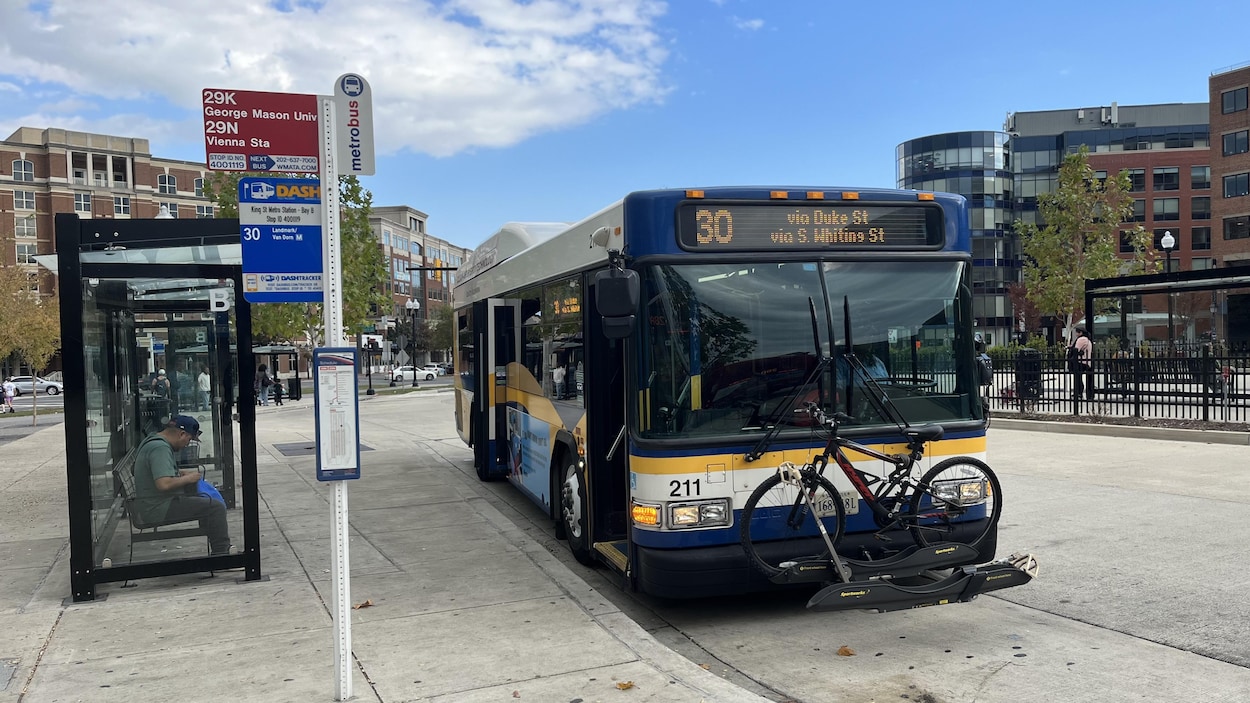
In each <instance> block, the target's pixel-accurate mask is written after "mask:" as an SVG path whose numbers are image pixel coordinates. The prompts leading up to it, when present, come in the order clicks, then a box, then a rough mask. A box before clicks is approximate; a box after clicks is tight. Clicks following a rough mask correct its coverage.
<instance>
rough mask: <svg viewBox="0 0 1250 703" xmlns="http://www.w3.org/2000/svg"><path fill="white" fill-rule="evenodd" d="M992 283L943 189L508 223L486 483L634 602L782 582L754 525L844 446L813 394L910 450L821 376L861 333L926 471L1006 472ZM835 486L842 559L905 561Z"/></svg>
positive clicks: (466, 406)
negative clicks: (620, 581)
mask: <svg viewBox="0 0 1250 703" xmlns="http://www.w3.org/2000/svg"><path fill="white" fill-rule="evenodd" d="M971 271H972V261H971V240H970V234H969V230H968V211H967V207H966V203H965V200H964V198H963V197H961V196H957V195H949V194H942V193H925V192H917V191H902V190H883V189H856V190H851V189H846V188H793V187H790V188H784V187H776V188H765V187H718V188H706V189H688V190H653V191H642V192H635V193H630V194H629V195H627V196H625V198H624V199H622V200H621V201H619V202H617V203H614V204H612V205H610V206H608V207H607V208H605V209H603V210H600V211H599V212H597V213H595V214H593V215H591V216H589V217H587V218H586V219H584V220H582V221H580V222H577V223H573V224H565V223H537V224H534V223H531V224H521V223H510V224H507V225H504V226H503V227H502V228H501V229H500V230H499V231H498V232H497V233H496V234H494V235H493V236H492V237H490V238H489V239H487V240H486V241H485V242H484V243H483V244H482V245H481V246H480V247H478V248H477V249H476V250H475V251H474V252H473V254H472V255H471V256H470V257H469V259H468V261H467V262H466V264H465V266H464V267H462V269H461V272H460V276H459V280H458V282H457V286H456V288H455V290H454V300H455V305H456V325H457V335H456V345H457V346H456V372H457V377H456V381H455V389H456V422H457V426H458V429H459V432H460V436H461V437H462V438H463V439H464V441H465V442H467V443H468V444H469V445H470V446H471V447H472V448H473V457H474V465H475V468H476V470H477V474H478V476H479V477H480V478H481V479H482V480H494V479H506V480H508V481H510V482H511V483H512V484H513V485H515V486H516V488H517V489H518V490H520V491H521V492H522V493H524V494H525V495H527V496H528V497H530V498H531V499H533V501H534V502H535V503H537V504H538V505H539V506H541V507H542V509H544V510H546V511H547V513H548V514H549V515H550V516H551V518H552V520H553V521H554V523H555V525H556V530H557V533H558V534H559V535H560V536H562V537H563V538H565V539H567V540H568V544H569V547H570V549H571V550H572V553H573V555H574V556H575V557H576V558H577V559H578V560H579V561H581V562H583V563H588V564H591V563H601V564H605V565H607V566H609V567H611V568H613V569H616V570H617V571H619V572H620V574H621V575H622V576H623V577H624V578H625V579H626V581H627V583H628V585H629V586H630V587H632V588H635V589H637V590H641V591H644V592H646V593H650V594H654V595H658V596H662V597H693V596H704V595H712V594H724V593H736V592H745V591H748V590H752V589H756V588H760V587H765V586H767V585H768V584H767V582H766V581H763V580H762V579H761V578H759V577H757V576H755V575H754V574H753V571H752V569H751V568H750V566H749V564H748V562H747V560H746V558H745V556H744V553H743V550H742V547H741V545H740V544H739V530H738V527H737V526H736V525H735V523H736V521H737V520H738V519H739V517H740V515H741V509H742V505H743V504H744V503H745V501H746V499H747V497H748V496H749V495H750V494H751V492H752V490H753V489H754V488H755V487H756V485H757V484H759V483H760V482H761V481H762V480H764V479H765V478H766V477H768V476H769V475H771V474H773V473H775V472H776V468H777V466H778V465H779V464H780V463H781V462H783V461H792V462H795V463H797V464H802V463H804V462H805V461H807V460H808V459H809V458H810V457H811V456H812V454H813V453H814V452H816V451H818V449H819V448H820V447H821V446H823V443H824V442H823V439H822V438H821V437H819V436H817V434H818V433H817V432H815V431H814V429H815V428H813V427H811V426H810V420H808V419H807V418H806V416H799V415H796V414H793V413H792V412H791V410H792V408H793V407H794V404H795V403H796V399H797V401H801V402H818V403H820V404H821V405H822V406H823V407H825V408H829V409H832V410H837V411H839V412H842V413H845V414H846V415H849V416H851V417H853V418H854V423H852V424H844V425H843V427H842V432H843V434H845V435H847V436H849V437H852V438H854V439H855V440H856V441H859V442H861V443H863V444H867V445H869V446H871V447H874V448H877V449H882V448H885V450H886V451H898V449H897V448H899V447H901V446H902V437H901V435H900V430H899V427H898V425H897V424H895V423H894V422H892V421H891V420H890V418H888V417H883V416H882V415H883V413H882V408H881V407H877V406H874V404H872V403H868V402H865V400H866V398H865V396H866V395H867V394H866V393H863V392H860V393H858V394H857V393H856V384H855V381H854V380H853V379H852V378H849V377H848V376H850V374H848V373H847V365H846V364H845V363H827V362H826V363H821V362H820V360H821V358H822V357H835V358H836V357H837V355H838V354H839V353H841V351H842V350H843V349H844V348H850V346H851V344H850V343H849V341H848V340H847V336H848V335H849V336H850V337H851V338H852V339H853V340H854V349H855V350H856V351H855V353H856V355H857V357H859V358H861V359H862V358H872V357H875V360H874V361H873V362H872V363H873V365H874V366H875V367H876V368H878V369H882V367H883V371H881V372H880V373H882V374H884V375H888V376H889V377H890V378H893V379H898V382H897V383H889V382H887V383H882V384H881V386H880V387H881V388H883V389H884V391H885V392H886V393H887V394H888V395H889V397H890V400H891V402H892V406H893V408H895V409H897V411H898V412H899V413H901V414H902V415H903V416H904V418H905V419H906V421H907V422H908V423H910V424H912V425H916V424H925V423H937V424H940V425H942V427H943V428H944V430H945V433H944V435H943V438H942V439H941V440H939V441H936V442H932V443H931V445H930V446H929V447H928V449H927V453H926V455H925V457H924V459H923V461H924V462H925V464H926V465H925V466H924V467H922V468H924V469H927V468H928V466H929V465H932V464H935V463H937V462H939V461H941V460H942V459H944V458H946V457H949V456H953V455H969V456H973V457H978V458H982V459H983V458H984V456H985V449H986V447H985V435H986V418H985V416H984V414H983V410H982V404H981V400H980V395H979V387H978V379H977V374H976V369H975V367H974V364H975V361H974V359H975V350H974V338H973V323H972V320H973V315H972V294H971ZM861 354H862V356H861ZM818 365H819V366H820V367H821V368H824V369H825V370H824V371H823V372H822V373H820V374H816V376H817V378H815V379H814V380H812V379H809V376H811V375H812V373H811V372H812V371H813V369H816V368H817V367H818ZM879 405H880V404H878V406H879ZM778 424H781V425H783V427H781V428H779V429H778V431H776V432H774V433H773V437H772V438H771V439H770V440H769V442H768V445H767V446H765V447H760V448H759V449H760V450H762V456H761V457H760V458H759V459H758V460H756V461H748V460H747V458H746V456H747V454H748V453H751V452H752V451H753V450H755V449H757V445H758V444H759V443H760V442H761V439H762V438H764V437H765V435H767V434H769V430H770V429H772V428H774V427H776V426H777V425H778ZM851 459H852V461H854V462H855V463H856V465H857V466H858V467H859V468H865V467H867V468H870V469H872V468H873V467H874V464H873V463H871V462H868V461H867V460H866V457H855V456H852V457H851ZM882 471H883V472H884V468H882ZM829 478H831V479H832V480H833V481H834V484H835V486H836V487H837V489H838V491H839V492H840V493H841V494H842V496H843V501H844V505H845V507H846V508H847V513H848V516H847V534H846V536H845V537H844V538H843V541H842V543H841V544H840V545H839V551H843V550H846V553H848V554H854V555H856V556H864V555H865V554H881V553H882V552H883V548H886V551H889V550H888V547H889V545H890V544H892V543H891V542H889V541H883V540H881V539H880V538H874V533H876V532H878V531H879V529H880V528H879V527H878V526H877V525H875V524H874V522H873V519H872V515H871V511H868V510H860V509H859V508H860V507H861V505H860V502H859V500H858V496H857V494H856V493H855V492H854V490H853V489H852V487H851V485H850V483H849V482H848V481H846V479H845V477H843V476H841V475H838V476H832V475H830V476H829ZM992 542H993V540H991V544H988V545H985V544H982V545H981V554H980V558H981V560H983V561H988V560H989V559H991V558H992V557H993V551H994V548H995V545H994V544H993V543H992ZM893 544H897V545H899V546H900V547H901V546H903V545H910V544H911V542H910V540H909V539H907V538H906V537H900V539H899V540H898V541H897V542H893ZM897 548H899V547H896V548H895V549H897Z"/></svg>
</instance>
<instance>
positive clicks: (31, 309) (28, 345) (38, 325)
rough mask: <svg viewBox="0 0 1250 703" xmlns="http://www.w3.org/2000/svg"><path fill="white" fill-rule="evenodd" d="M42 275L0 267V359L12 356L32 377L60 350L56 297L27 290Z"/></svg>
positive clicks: (59, 325)
mask: <svg viewBox="0 0 1250 703" xmlns="http://www.w3.org/2000/svg"><path fill="white" fill-rule="evenodd" d="M10 241H11V240H10ZM10 246H11V245H10ZM45 275H49V274H46V273H41V272H32V271H30V270H29V269H26V268H24V267H22V266H4V267H0V359H2V358H6V357H8V356H10V355H16V356H17V358H18V360H19V361H20V362H21V363H22V364H24V365H26V366H28V367H30V368H31V369H32V370H33V372H34V373H35V374H36V375H38V374H39V373H40V372H42V371H43V369H44V368H45V367H47V365H48V361H49V360H50V359H51V358H52V355H53V354H55V353H56V350H57V349H59V348H60V346H61V314H60V310H61V306H60V303H59V301H58V300H57V297H56V294H55V293H54V294H53V295H51V296H49V297H42V296H40V295H39V294H38V293H37V292H35V291H33V290H31V288H32V287H34V286H35V285H36V284H37V282H38V280H39V278H40V276H45ZM33 397H34V402H35V411H36V414H35V416H34V419H33V422H34V423H35V424H38V403H39V394H38V393H35V394H34V396H33Z"/></svg>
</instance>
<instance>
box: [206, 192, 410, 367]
mask: <svg viewBox="0 0 1250 703" xmlns="http://www.w3.org/2000/svg"><path fill="white" fill-rule="evenodd" d="M270 175H273V174H268V173H239V172H224V171H217V172H214V173H212V174H210V175H209V176H208V177H207V178H205V179H204V195H205V196H206V197H208V198H209V199H210V200H212V201H213V203H214V204H215V205H216V207H217V216H218V217H223V218H229V217H238V216H239V180H240V179H242V178H245V177H248V176H270ZM339 206H340V207H339V212H340V217H339V242H340V249H339V250H340V254H341V257H340V265H341V270H342V277H343V287H342V289H343V332H344V334H346V335H348V336H349V337H352V336H355V335H356V334H358V333H360V332H362V331H364V328H365V327H366V326H367V325H369V324H371V321H372V320H371V318H373V317H376V316H377V314H378V311H379V310H389V308H390V306H389V304H388V301H387V298H386V295H385V294H384V293H383V292H382V291H381V284H382V282H383V281H385V278H384V276H386V274H387V270H386V261H385V259H384V258H383V255H382V249H381V248H380V247H379V246H378V245H377V241H376V240H375V238H374V236H373V230H372V228H371V227H370V226H369V215H370V213H371V211H372V209H373V194H372V193H370V192H369V191H368V190H365V189H364V188H363V187H361V185H360V179H358V178H357V177H356V176H340V177H339ZM322 331H323V330H322V311H321V305H320V304H315V303H259V304H255V305H253V306H252V337H253V339H254V340H255V341H256V342H258V343H262V344H274V343H285V342H291V341H293V340H296V339H299V338H301V337H302V338H304V339H307V340H309V343H310V345H311V346H320V345H321V344H322Z"/></svg>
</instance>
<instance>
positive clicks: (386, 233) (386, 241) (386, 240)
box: [382, 229, 391, 247]
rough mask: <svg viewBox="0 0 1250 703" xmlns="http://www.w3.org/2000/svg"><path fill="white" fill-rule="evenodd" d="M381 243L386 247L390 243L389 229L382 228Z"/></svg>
mask: <svg viewBox="0 0 1250 703" xmlns="http://www.w3.org/2000/svg"><path fill="white" fill-rule="evenodd" d="M382 243H383V244H385V245H386V246H388V247H389V246H390V245H391V231H390V230H389V229H384V230H382Z"/></svg>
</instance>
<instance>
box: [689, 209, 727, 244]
mask: <svg viewBox="0 0 1250 703" xmlns="http://www.w3.org/2000/svg"><path fill="white" fill-rule="evenodd" d="M694 219H695V222H696V223H698V225H699V231H698V232H697V233H696V234H695V237H696V238H697V239H698V241H699V243H700V244H711V243H712V242H716V243H718V244H728V243H730V242H732V241H733V238H734V218H733V215H731V214H730V213H729V211H728V210H716V211H715V212H713V211H712V210H702V209H701V210H696V211H695V214H694Z"/></svg>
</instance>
